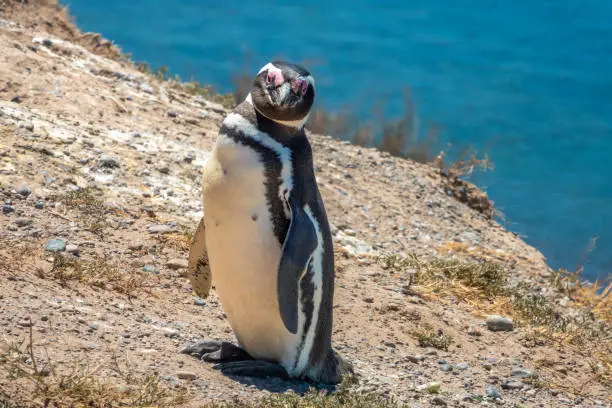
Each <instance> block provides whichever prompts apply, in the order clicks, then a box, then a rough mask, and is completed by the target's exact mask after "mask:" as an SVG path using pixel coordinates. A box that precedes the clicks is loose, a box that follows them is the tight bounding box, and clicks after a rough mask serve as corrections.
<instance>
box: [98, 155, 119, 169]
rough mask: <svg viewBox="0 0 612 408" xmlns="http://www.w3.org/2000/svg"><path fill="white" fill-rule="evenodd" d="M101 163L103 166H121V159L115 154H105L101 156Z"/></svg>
mask: <svg viewBox="0 0 612 408" xmlns="http://www.w3.org/2000/svg"><path fill="white" fill-rule="evenodd" d="M100 165H101V166H102V167H108V168H114V167H119V165H120V164H119V159H118V158H116V157H113V156H109V155H106V154H103V155H102V156H100Z"/></svg>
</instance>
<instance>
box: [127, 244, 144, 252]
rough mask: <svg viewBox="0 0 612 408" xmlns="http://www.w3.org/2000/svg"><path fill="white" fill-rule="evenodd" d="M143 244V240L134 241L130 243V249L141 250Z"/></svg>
mask: <svg viewBox="0 0 612 408" xmlns="http://www.w3.org/2000/svg"><path fill="white" fill-rule="evenodd" d="M142 246H143V245H142V243H141V242H136V243H133V244H129V245H128V249H129V250H130V251H140V250H141V249H142Z"/></svg>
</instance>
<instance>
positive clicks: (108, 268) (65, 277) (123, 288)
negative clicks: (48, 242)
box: [37, 254, 153, 297]
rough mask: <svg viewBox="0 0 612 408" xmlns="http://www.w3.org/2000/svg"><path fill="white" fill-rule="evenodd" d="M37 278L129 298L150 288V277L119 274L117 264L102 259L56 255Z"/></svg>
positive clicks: (131, 273)
mask: <svg viewBox="0 0 612 408" xmlns="http://www.w3.org/2000/svg"><path fill="white" fill-rule="evenodd" d="M37 275H38V277H39V278H42V279H46V278H50V279H53V280H55V281H58V282H59V283H60V284H61V285H63V286H67V285H68V283H69V282H71V281H76V282H81V283H85V284H88V285H90V286H93V287H96V288H100V289H105V290H113V291H115V292H118V293H121V294H123V295H126V296H128V297H135V296H137V295H138V294H139V293H141V292H143V291H144V292H147V293H150V289H151V287H152V286H153V285H152V284H151V282H150V280H151V276H150V275H146V274H144V273H142V272H140V271H122V269H121V267H120V266H119V265H117V264H112V263H109V262H108V261H107V260H106V259H104V258H101V257H94V258H93V259H90V260H87V261H85V260H78V259H73V258H69V257H66V256H64V255H62V254H55V255H54V257H53V265H52V266H51V269H50V270H49V271H48V272H45V271H44V270H43V269H41V268H39V269H38V270H37Z"/></svg>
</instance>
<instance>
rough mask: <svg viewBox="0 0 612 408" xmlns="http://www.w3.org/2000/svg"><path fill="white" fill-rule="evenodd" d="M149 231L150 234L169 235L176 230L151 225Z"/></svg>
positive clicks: (162, 225) (165, 226)
mask: <svg viewBox="0 0 612 408" xmlns="http://www.w3.org/2000/svg"><path fill="white" fill-rule="evenodd" d="M147 231H149V233H150V234H168V233H170V232H172V231H174V228H172V227H171V226H169V225H164V224H161V225H149V227H148V228H147Z"/></svg>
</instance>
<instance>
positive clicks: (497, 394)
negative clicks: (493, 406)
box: [486, 387, 502, 399]
mask: <svg viewBox="0 0 612 408" xmlns="http://www.w3.org/2000/svg"><path fill="white" fill-rule="evenodd" d="M486 391H487V397H489V398H495V399H499V398H501V397H502V395H501V392H499V391H498V390H497V389H495V388H493V387H487V388H486Z"/></svg>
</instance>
